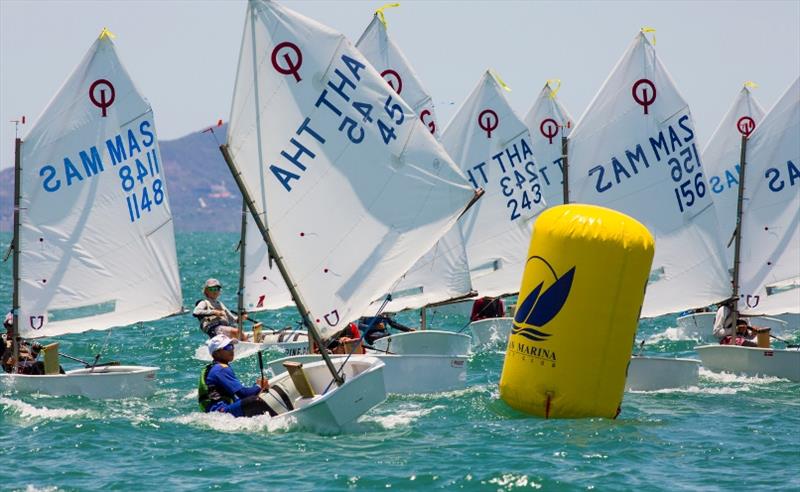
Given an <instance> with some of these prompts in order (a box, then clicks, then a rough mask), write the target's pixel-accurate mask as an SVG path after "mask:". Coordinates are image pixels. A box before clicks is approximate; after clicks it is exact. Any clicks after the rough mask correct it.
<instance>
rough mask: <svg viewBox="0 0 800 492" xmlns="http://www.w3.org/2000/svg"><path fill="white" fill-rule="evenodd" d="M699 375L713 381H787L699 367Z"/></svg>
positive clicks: (773, 377)
mask: <svg viewBox="0 0 800 492" xmlns="http://www.w3.org/2000/svg"><path fill="white" fill-rule="evenodd" d="M700 377H701V378H703V379H707V380H710V381H713V382H715V383H741V384H771V383H776V382H779V381H788V379H782V378H779V377H775V376H745V375H744V374H733V373H730V372H713V371H709V370H708V369H706V368H704V367H702V366H701V367H700Z"/></svg>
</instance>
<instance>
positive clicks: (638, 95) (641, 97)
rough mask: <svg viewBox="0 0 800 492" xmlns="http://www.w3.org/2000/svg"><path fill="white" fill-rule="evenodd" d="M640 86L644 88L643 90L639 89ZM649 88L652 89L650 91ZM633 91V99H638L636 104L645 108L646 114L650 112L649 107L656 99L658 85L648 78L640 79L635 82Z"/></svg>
mask: <svg viewBox="0 0 800 492" xmlns="http://www.w3.org/2000/svg"><path fill="white" fill-rule="evenodd" d="M642 86H646V87H642ZM640 87H641V88H642V90H641V91H639V88H640ZM648 88H649V89H650V91H649V92H648V90H647V89H648ZM631 93H632V94H633V100H634V101H636V104H638V105H640V106H642V107H643V108H644V114H648V112H647V108H648V107H649V106H650V105H651V104H653V103H654V102H655V100H656V85H655V84H654V83H653V82H651V81H650V80H648V79H639V80H637V81H636V83H635V84H633V88H632V89H631Z"/></svg>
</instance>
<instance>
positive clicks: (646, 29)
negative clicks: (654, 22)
mask: <svg viewBox="0 0 800 492" xmlns="http://www.w3.org/2000/svg"><path fill="white" fill-rule="evenodd" d="M640 32H641V33H642V34H647V33H652V34H653V46H655V45H656V34H655V33H656V28H655V27H649V26H642V29H641V30H640Z"/></svg>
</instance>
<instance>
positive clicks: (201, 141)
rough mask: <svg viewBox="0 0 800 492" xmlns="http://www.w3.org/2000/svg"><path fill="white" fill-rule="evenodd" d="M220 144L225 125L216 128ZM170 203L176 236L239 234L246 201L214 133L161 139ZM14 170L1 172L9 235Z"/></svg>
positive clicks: (0, 195) (1, 217) (1, 226)
mask: <svg viewBox="0 0 800 492" xmlns="http://www.w3.org/2000/svg"><path fill="white" fill-rule="evenodd" d="M214 134H215V135H216V137H217V139H218V140H219V141H220V142H221V143H222V142H224V141H225V135H226V134H227V125H223V126H221V127H217V128H214ZM160 145H161V159H162V160H163V161H164V168H165V172H166V175H167V187H168V189H169V200H170V205H171V206H172V214H173V216H174V218H175V228H176V230H178V231H200V232H202V231H208V232H237V231H238V230H239V224H240V217H241V215H240V213H241V208H242V199H241V195H240V194H239V190H238V188H237V187H236V183H235V182H234V181H233V178H232V177H231V175H230V171H228V166H227V165H226V164H225V161H224V160H223V159H222V154H220V152H219V144H218V143H217V141H216V140H215V139H214V135H212V134H211V133H201V131H198V132H196V133H192V134H190V135H186V136H185V137H182V138H179V139H176V140H161V141H160ZM13 211H14V169H13V168H7V169H3V171H2V172H0V231H11V230H12V228H13V225H14V223H13V220H14V216H13Z"/></svg>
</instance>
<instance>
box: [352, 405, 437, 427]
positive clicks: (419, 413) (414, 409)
mask: <svg viewBox="0 0 800 492" xmlns="http://www.w3.org/2000/svg"><path fill="white" fill-rule="evenodd" d="M443 408H445V407H444V406H443V405H434V406H432V407H422V406H420V405H413V404H410V405H406V406H404V407H403V408H399V409H396V410H393V411H392V413H390V414H388V415H368V416H363V417H361V418H360V419H359V422H363V421H365V420H369V421H371V422H376V423H377V424H379V425H380V426H381V427H383V428H384V429H387V430H390V429H396V428H398V427H407V426H408V425H409V424H411V423H412V422H415V421H417V420H419V419H420V418H421V417H424V416H426V415H428V414H430V413H431V412H433V411H436V410H441V409H443Z"/></svg>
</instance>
